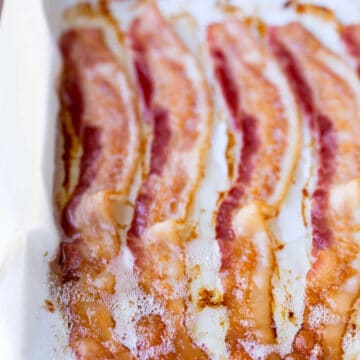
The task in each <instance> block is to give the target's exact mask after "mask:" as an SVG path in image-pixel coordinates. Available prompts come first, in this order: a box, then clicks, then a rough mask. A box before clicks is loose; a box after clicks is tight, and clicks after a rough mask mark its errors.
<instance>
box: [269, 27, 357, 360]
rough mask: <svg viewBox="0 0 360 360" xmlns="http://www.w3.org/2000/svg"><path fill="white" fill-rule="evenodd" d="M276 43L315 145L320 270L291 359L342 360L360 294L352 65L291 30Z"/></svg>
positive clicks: (310, 281)
mask: <svg viewBox="0 0 360 360" xmlns="http://www.w3.org/2000/svg"><path fill="white" fill-rule="evenodd" d="M270 40H271V43H272V46H273V49H274V52H275V54H276V56H277V57H278V59H279V61H280V63H281V64H282V66H283V68H284V71H285V73H286V74H287V75H288V77H289V81H290V83H291V84H292V86H293V89H294V93H295V94H296V95H297V97H298V101H299V103H300V105H301V106H302V108H303V112H304V115H305V117H306V118H307V121H308V126H309V128H310V129H311V131H312V133H313V137H314V140H315V141H316V159H315V161H316V169H317V173H316V177H317V182H316V186H315V190H314V192H313V194H312V205H311V224H312V236H313V243H312V255H313V257H314V262H313V265H312V267H311V269H310V271H309V273H308V275H307V285H306V298H305V312H304V320H303V324H302V326H301V329H300V330H299V332H298V333H297V335H296V337H295V339H294V342H293V354H292V357H291V358H296V359H297V358H299V359H302V358H304V357H305V358H310V357H311V358H312V359H339V358H341V354H342V336H343V334H344V331H345V326H346V323H347V321H348V318H349V312H350V309H351V306H352V304H353V302H354V300H355V299H356V296H357V294H358V293H359V290H360V273H359V268H358V267H359V266H358V265H357V262H358V253H359V250H360V249H359V243H358V239H357V236H356V235H357V234H356V233H357V232H358V231H359V229H358V227H359V222H358V221H359V219H356V210H358V209H359V205H360V203H359V191H360V188H359V186H360V179H359V175H360V165H359V161H358V159H359V156H360V140H359V139H360V138H359V132H360V130H359V121H360V118H359V110H360V109H359V103H358V101H357V100H358V99H357V98H356V93H354V90H353V89H352V88H351V86H349V84H348V83H347V82H346V81H345V80H344V79H343V78H341V75H340V74H341V73H346V71H347V70H346V66H345V64H344V63H342V61H341V60H340V59H339V58H338V57H337V56H336V55H334V54H333V53H331V52H330V51H329V50H327V49H326V48H325V47H324V46H323V45H321V43H320V42H319V41H318V40H317V39H316V38H315V37H314V36H313V35H312V34H311V33H310V32H308V31H307V30H306V29H305V28H304V27H302V26H301V25H299V24H295V23H292V24H289V25H286V26H283V27H279V28H274V29H272V32H271V35H270ZM339 67H340V70H338V69H339Z"/></svg>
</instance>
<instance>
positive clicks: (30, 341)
mask: <svg viewBox="0 0 360 360" xmlns="http://www.w3.org/2000/svg"><path fill="white" fill-rule="evenodd" d="M72 3H75V1H62V0H44V1H41V0H5V2H4V6H3V9H2V14H1V18H0V239H1V240H0V242H1V246H0V295H1V296H0V345H1V358H2V359H5V360H6V359H29V360H30V359H34V360H35V359H36V360H37V359H38V360H42V359H69V358H71V356H70V354H69V353H68V352H67V351H66V346H65V344H66V337H65V330H64V327H63V324H62V321H61V319H60V317H59V314H57V313H56V312H55V313H51V312H49V311H48V310H47V309H46V307H45V305H44V301H45V299H47V298H49V294H48V283H47V274H48V261H49V259H50V258H51V256H53V254H54V253H55V251H56V248H57V246H58V241H59V239H58V234H57V230H56V227H55V224H54V219H53V203H52V191H53V185H52V182H53V178H52V176H53V170H54V167H53V164H54V158H55V154H54V149H55V129H56V114H57V110H58V105H57V98H56V91H55V90H56V76H57V74H58V71H59V67H60V63H59V56H58V52H57V48H56V38H57V36H58V34H59V32H60V31H61V28H62V18H61V12H62V9H63V7H64V6H66V5H70V4H72ZM214 3H215V0H214V1H210V0H194V1H191V2H189V1H186V0H182V1H181V0H160V1H159V5H160V7H161V9H162V10H163V11H164V12H165V13H166V14H173V13H179V12H181V11H183V10H189V11H190V12H191V13H192V14H194V16H195V18H196V19H197V20H198V22H199V25H200V26H199V29H200V34H199V36H202V35H201V31H203V29H204V26H205V25H206V23H207V22H208V21H210V20H216V19H219V18H221V14H220V13H219V12H217V11H214V7H213V6H214ZM233 3H236V4H238V5H240V6H241V7H242V9H243V10H244V11H245V12H246V13H247V14H249V15H260V16H261V17H263V18H264V19H265V20H266V21H268V22H269V23H282V22H286V21H289V20H290V19H300V20H301V21H302V22H303V23H304V24H305V25H306V26H308V27H309V28H310V29H311V30H313V31H314V32H315V33H316V34H317V35H318V36H319V37H320V39H321V40H322V41H323V42H324V43H325V44H327V45H328V46H329V47H330V48H332V49H333V50H335V51H343V46H342V44H341V43H340V42H339V40H338V37H337V35H336V33H335V31H334V28H333V27H332V26H331V25H329V24H324V23H323V22H322V21H320V20H319V19H315V18H313V17H311V16H301V17H299V16H297V15H294V13H293V12H292V11H291V10H287V11H284V10H282V5H283V3H284V1H280V0H272V1H269V0H262V1H261V0H258V1H255V0H251V1H250V0H248V1H246V0H237V1H234V2H233ZM314 3H315V2H314ZM316 3H319V4H322V5H326V6H327V7H329V8H332V9H334V10H335V12H336V15H337V17H338V18H339V19H340V20H341V21H343V22H345V23H346V22H360V1H354V0H342V1H338V0H327V1H325V0H324V1H316ZM126 6H128V2H127V1H125V2H114V3H113V10H114V12H115V14H116V15H117V16H118V17H119V18H121V19H122V23H123V24H124V25H125V26H126V23H127V21H129V17H123V16H122V14H126V12H124V11H123V9H124V8H123V7H126ZM220 126H221V125H220ZM220 133H221V131H220ZM218 141H219V145H218V146H220V147H221V139H219V140H218ZM308 156H309V154H308V153H307V152H306V149H305V150H304V152H303V156H302V159H301V162H300V165H299V169H298V171H297V174H298V176H297V178H296V182H295V184H294V186H293V187H292V188H291V191H290V193H289V195H288V197H287V200H286V202H285V204H284V206H283V210H282V212H281V214H280V216H279V219H278V221H277V223H276V222H275V223H274V224H272V225H273V230H274V232H275V234H276V235H277V237H278V239H279V240H281V241H284V242H287V245H286V247H285V249H284V250H283V251H282V252H281V253H279V254H278V259H279V261H280V262H281V264H282V267H283V269H285V270H286V269H290V270H291V278H294V276H296V275H298V276H300V279H301V280H300V281H298V283H297V284H296V285H295V286H294V285H293V288H291V286H290V285H288V286H287V287H286V290H287V291H290V292H293V293H297V294H298V296H297V297H296V299H300V298H301V297H299V296H300V295H301V292H302V291H303V285H304V276H305V273H306V268H307V266H308V255H307V254H308V235H307V233H306V229H303V230H304V232H303V233H299V234H297V236H295V237H294V236H292V235H293V234H292V229H293V228H294V226H297V227H298V228H301V227H300V226H301V224H302V220H301V213H300V210H301V207H300V206H299V205H300V199H301V197H300V192H301V189H302V186H303V184H304V182H305V181H306V174H307V172H308V171H309V169H308V168H307V167H308ZM219 161H220V162H221V159H219V158H217V154H216V153H213V156H212V158H210V160H209V162H210V165H209V167H210V168H211V162H217V163H219ZM225 185H226V184H217V185H216V186H220V187H221V186H225ZM206 186H210V188H212V191H216V190H217V189H215V187H214V186H213V184H208V185H206V184H205V185H203V190H202V191H205V190H206V189H207V188H206ZM204 189H205V190H204ZM204 221H205V220H204ZM285 225H286V226H285ZM280 226H281V231H280ZM201 246H205V245H204V244H203V245H200V249H201ZM194 247H196V244H195V245H194ZM191 252H194V253H195V250H193V249H192V250H191ZM285 273H286V272H285V271H284V274H285ZM205 278H206V277H205ZM205 278H204V279H205ZM204 281H205V280H204ZM209 281H215V280H214V279H213V280H209ZM283 281H284V283H286V282H287V279H286V278H283ZM281 289H284V286H283V287H281V286H279V294H278V296H279V298H281V296H282V295H281ZM290 306H293V307H294V308H295V309H296V311H298V313H301V301H298V303H295V304H290ZM209 315H210V314H209V313H207V312H205V313H204V314H203V315H202V316H200V318H199V329H200V330H199V331H200V333H201V329H206V328H207V325H208V324H207V322H206V319H207V318H208V317H209ZM279 321H280V320H279ZM294 331H296V328H294V327H293V328H287V329H283V332H282V334H283V335H282V336H284V341H285V342H286V337H287V338H291V333H293V332H294ZM218 336H219V334H217V333H216V332H215V333H214V334H213V335H212V337H213V338H215V340H216V339H218ZM280 336H281V335H280ZM210 337H211V336H210ZM220 340H221V336H220ZM211 341H212V340H211V339H210V340H209V342H211ZM287 341H288V340H287ZM288 342H289V341H288ZM285 346H288V345H286V344H285ZM213 347H214V358H219V359H220V358H221V357H222V354H223V352H224V347H223V346H221V344H220V345H219V344H216V342H215V345H213Z"/></svg>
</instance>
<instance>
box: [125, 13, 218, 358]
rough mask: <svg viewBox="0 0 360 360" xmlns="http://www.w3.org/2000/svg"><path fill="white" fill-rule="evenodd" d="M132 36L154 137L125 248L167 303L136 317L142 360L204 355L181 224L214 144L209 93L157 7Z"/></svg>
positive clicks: (148, 288)
mask: <svg viewBox="0 0 360 360" xmlns="http://www.w3.org/2000/svg"><path fill="white" fill-rule="evenodd" d="M129 38H130V41H131V46H132V49H133V56H134V68H135V71H136V75H137V80H138V85H139V90H140V92H141V94H142V100H143V107H144V117H145V119H146V121H147V122H148V124H149V126H150V128H151V132H152V140H151V150H150V166H149V172H148V174H147V177H146V179H145V180H144V182H143V184H142V186H141V189H140V192H139V195H138V198H137V200H136V208H135V215H134V219H133V222H132V225H131V228H130V230H129V233H128V246H129V248H130V250H131V252H132V254H133V255H134V258H135V269H136V271H137V273H138V276H139V284H140V287H141V288H142V289H143V290H144V291H145V292H146V293H147V294H148V295H150V296H152V297H153V298H154V300H155V302H156V303H158V304H161V305H162V306H161V311H160V312H159V313H156V314H150V315H146V316H143V317H142V319H141V320H140V321H139V322H138V323H137V334H138V343H137V346H138V351H139V358H142V359H143V358H149V357H150V358H156V359H168V358H177V359H190V358H196V359H203V358H207V356H206V354H205V353H204V352H203V351H202V350H201V349H200V348H198V347H196V346H195V345H194V344H193V343H192V340H191V339H190V337H189V335H188V334H187V331H186V328H185V324H184V321H185V320H184V312H185V289H186V277H185V263H184V251H183V238H182V235H181V229H182V226H183V225H184V222H185V221H186V215H187V212H188V208H189V206H190V205H191V202H192V197H193V194H194V191H195V189H196V188H197V186H198V183H199V180H200V177H201V176H202V168H203V162H204V155H205V151H206V149H207V147H208V145H209V134H210V121H211V107H210V102H209V95H208V91H207V88H206V84H205V80H204V75H203V74H202V72H201V70H200V68H199V66H198V64H197V63H196V61H195V60H194V58H193V57H192V56H191V54H190V53H189V51H188V50H187V49H186V48H185V47H184V45H183V44H182V43H181V41H180V40H179V38H178V37H177V36H176V35H175V33H174V31H173V30H172V28H171V27H170V26H169V25H168V24H167V23H166V21H165V20H164V19H163V18H162V16H161V14H160V13H159V11H158V9H157V8H156V7H155V6H148V7H147V8H146V9H145V10H144V12H143V13H142V14H141V15H140V16H139V17H138V18H137V19H135V20H134V22H133V23H132V25H131V27H130V31H129Z"/></svg>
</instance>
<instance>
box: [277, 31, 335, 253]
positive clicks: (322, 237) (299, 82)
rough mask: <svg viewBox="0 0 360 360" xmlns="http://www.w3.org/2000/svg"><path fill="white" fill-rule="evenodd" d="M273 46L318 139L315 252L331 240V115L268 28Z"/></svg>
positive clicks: (293, 59) (333, 172)
mask: <svg viewBox="0 0 360 360" xmlns="http://www.w3.org/2000/svg"><path fill="white" fill-rule="evenodd" d="M270 42H271V46H272V49H273V51H274V53H275V55H276V57H277V58H278V60H279V62H280V64H281V66H282V68H283V70H284V72H285V73H286V75H287V77H288V79H289V80H290V85H291V87H292V89H293V91H294V93H295V95H296V97H297V100H298V102H299V103H300V104H301V106H302V108H303V110H304V112H305V113H306V115H307V116H308V120H309V128H310V129H311V131H312V132H313V136H314V137H315V139H316V140H317V144H318V145H317V146H318V152H317V154H318V155H317V156H318V157H317V162H318V170H317V184H316V187H315V190H314V192H313V194H312V207H311V224H312V232H313V234H312V238H313V247H312V254H313V255H314V256H316V255H317V253H318V251H319V250H321V249H326V248H327V247H328V246H329V245H330V242H331V229H330V228H329V224H328V221H327V218H326V216H327V215H326V214H327V209H328V195H329V187H330V185H331V183H332V178H333V176H334V174H335V156H336V134H335V132H334V128H333V124H332V122H331V119H329V118H328V117H327V116H325V115H322V114H321V110H320V109H316V107H315V104H314V100H313V95H312V92H311V89H310V87H309V86H308V84H307V83H306V80H305V77H304V76H303V74H302V72H301V70H300V68H299V66H298V64H297V62H296V59H295V58H294V56H293V55H292V54H291V53H290V52H289V51H288V50H287V49H286V48H285V47H284V46H283V45H282V44H281V43H280V42H279V41H278V40H277V38H276V35H275V32H274V31H273V30H272V31H271V32H270Z"/></svg>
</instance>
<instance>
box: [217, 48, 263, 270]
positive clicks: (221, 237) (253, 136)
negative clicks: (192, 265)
mask: <svg viewBox="0 0 360 360" xmlns="http://www.w3.org/2000/svg"><path fill="white" fill-rule="evenodd" d="M211 54H212V57H213V59H214V64H215V74H216V77H217V78H218V80H219V82H220V84H221V89H222V92H223V95H224V98H225V100H226V103H227V105H228V107H229V110H230V113H231V116H232V120H233V122H234V127H235V129H236V131H238V132H239V133H240V134H241V135H242V140H243V145H242V149H241V155H240V162H239V169H238V176H237V179H236V182H235V185H234V186H233V187H232V188H231V189H230V191H229V193H228V194H227V195H226V197H225V199H224V200H223V201H222V203H221V205H220V208H219V211H218V214H217V217H216V238H217V239H218V241H219V245H220V250H221V256H222V269H226V268H228V267H229V266H230V265H231V260H230V258H231V241H233V240H234V231H233V229H232V224H231V222H232V215H233V212H234V210H235V209H238V208H239V207H240V205H241V198H242V197H243V195H244V192H245V187H246V185H247V184H248V183H249V182H250V180H251V174H252V171H253V168H254V164H253V159H254V156H255V155H256V152H257V150H258V148H259V139H258V136H257V124H256V119H255V118H254V117H253V116H251V115H247V114H245V113H243V112H242V110H241V109H240V107H239V104H240V94H239V93H238V91H237V88H236V85H235V83H234V81H233V78H232V75H231V72H230V69H229V66H228V64H227V61H226V58H225V56H224V54H223V53H222V51H221V50H220V49H217V48H213V49H211Z"/></svg>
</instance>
